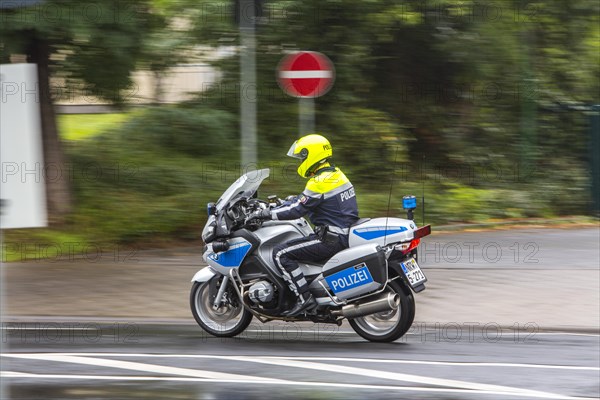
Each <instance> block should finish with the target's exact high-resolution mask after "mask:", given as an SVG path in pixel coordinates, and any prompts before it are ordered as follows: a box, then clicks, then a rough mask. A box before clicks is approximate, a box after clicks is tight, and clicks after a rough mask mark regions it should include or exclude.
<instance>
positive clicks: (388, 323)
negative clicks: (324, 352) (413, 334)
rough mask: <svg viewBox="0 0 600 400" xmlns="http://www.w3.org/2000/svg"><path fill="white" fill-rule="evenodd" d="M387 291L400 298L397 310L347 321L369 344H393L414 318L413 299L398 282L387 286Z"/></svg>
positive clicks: (407, 328)
mask: <svg viewBox="0 0 600 400" xmlns="http://www.w3.org/2000/svg"><path fill="white" fill-rule="evenodd" d="M387 291H388V292H391V293H397V294H398V295H399V296H400V305H399V306H398V309H396V310H392V311H385V312H380V313H375V314H371V315H367V316H364V317H359V318H354V319H350V320H348V322H350V326H352V329H354V331H355V332H356V333H358V334H359V335H360V336H362V337H363V338H365V339H367V340H369V341H371V342H393V341H394V340H398V339H399V338H401V337H402V336H403V335H404V334H405V333H406V332H407V331H408V330H409V329H410V327H411V325H412V323H413V320H414V318H415V299H414V297H413V295H412V293H411V292H410V289H408V288H407V287H406V286H405V285H403V284H402V283H401V282H399V281H398V280H394V281H391V282H390V283H389V284H388V287H387Z"/></svg>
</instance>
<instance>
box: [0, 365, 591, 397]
mask: <svg viewBox="0 0 600 400" xmlns="http://www.w3.org/2000/svg"><path fill="white" fill-rule="evenodd" d="M0 377H2V378H23V379H66V380H69V379H71V380H75V379H90V380H123V381H169V382H214V383H247V384H248V383H249V384H260V385H286V386H307V387H328V388H342V389H364V390H367V389H376V390H390V391H404V392H431V393H460V394H472V395H474V396H481V395H486V394H489V395H503V396H521V394H519V393H506V392H490V391H483V390H476V391H474V390H467V389H452V388H433V387H422V386H388V385H369V384H355V383H337V382H302V381H289V380H280V381H266V382H262V381H256V380H252V381H245V380H243V381H235V380H229V381H224V380H218V379H202V378H190V377H175V376H174V377H171V376H138V375H62V374H29V373H22V372H14V371H0ZM561 399H565V400H597V399H595V398H592V397H568V396H565V397H561Z"/></svg>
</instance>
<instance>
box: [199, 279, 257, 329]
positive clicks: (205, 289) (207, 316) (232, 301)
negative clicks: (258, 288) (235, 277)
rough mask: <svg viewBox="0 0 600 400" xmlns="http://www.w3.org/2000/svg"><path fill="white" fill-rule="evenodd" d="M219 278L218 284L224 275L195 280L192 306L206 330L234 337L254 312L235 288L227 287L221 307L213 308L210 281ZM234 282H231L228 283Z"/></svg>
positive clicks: (246, 324)
mask: <svg viewBox="0 0 600 400" xmlns="http://www.w3.org/2000/svg"><path fill="white" fill-rule="evenodd" d="M213 279H218V280H219V282H217V284H218V285H220V283H221V282H222V281H223V277H222V276H215V277H213V278H212V279H211V280H209V281H208V282H203V283H199V282H194V285H193V286H192V290H191V292H190V307H191V309H192V314H193V315H194V319H195V320H196V322H197V323H198V325H200V327H202V329H204V330H205V331H206V332H208V333H210V334H211V335H213V336H217V337H233V336H236V335H239V334H240V333H242V332H243V331H244V329H246V328H247V327H248V325H249V324H250V321H251V320H252V314H251V313H250V312H249V311H248V310H246V309H245V308H244V306H243V304H242V302H241V300H240V299H239V298H238V296H237V294H235V292H234V289H233V288H232V287H231V288H227V290H226V291H225V299H224V301H222V302H221V305H220V306H219V308H217V309H214V308H213V300H212V299H211V296H210V295H209V283H210V281H212V280H213ZM231 284H232V283H231V282H229V283H228V285H231Z"/></svg>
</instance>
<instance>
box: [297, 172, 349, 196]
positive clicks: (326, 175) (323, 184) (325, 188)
mask: <svg viewBox="0 0 600 400" xmlns="http://www.w3.org/2000/svg"><path fill="white" fill-rule="evenodd" d="M348 182H350V180H349V179H348V178H346V175H344V173H343V172H342V171H340V170H339V169H336V170H335V171H328V172H323V173H321V174H319V175H317V176H314V177H312V178H310V179H309V180H308V182H307V183H306V189H308V190H310V191H311V192H316V193H321V194H324V193H327V192H329V191H330V190H333V189H335V188H337V187H340V186H342V185H343V184H345V183H348Z"/></svg>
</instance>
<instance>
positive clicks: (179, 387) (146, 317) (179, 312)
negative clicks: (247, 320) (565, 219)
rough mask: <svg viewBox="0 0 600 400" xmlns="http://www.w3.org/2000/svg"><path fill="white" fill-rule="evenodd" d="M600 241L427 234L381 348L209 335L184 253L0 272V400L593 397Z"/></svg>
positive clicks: (297, 328) (539, 234)
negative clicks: (194, 306)
mask: <svg viewBox="0 0 600 400" xmlns="http://www.w3.org/2000/svg"><path fill="white" fill-rule="evenodd" d="M599 247H600V230H598V229H597V228H585V229H567V230H565V229H520V230H514V231H502V232H473V233H456V234H444V235H433V236H431V237H428V238H427V239H426V240H425V241H424V243H423V245H422V247H421V253H420V260H419V263H420V265H421V266H422V267H423V270H424V271H425V272H426V274H427V276H428V278H429V282H428V284H427V290H426V291H424V292H422V293H419V294H418V295H417V296H416V302H417V315H416V319H415V323H414V324H413V327H412V329H411V330H410V331H409V333H408V334H407V335H406V336H405V337H403V338H401V339H400V340H398V341H397V342H395V343H391V344H375V343H369V342H366V341H364V340H363V339H361V338H360V337H359V336H358V335H356V334H355V333H354V332H353V331H352V330H351V329H350V327H349V326H348V325H343V326H342V327H339V328H338V327H337V326H332V325H313V324H281V323H268V324H265V325H263V324H260V323H259V322H256V321H254V322H253V323H252V324H251V325H250V327H249V329H248V330H247V331H246V332H244V333H243V334H242V335H241V336H240V337H237V338H233V339H218V338H213V337H210V336H208V335H206V334H205V333H204V332H203V331H202V330H201V329H200V328H199V327H197V326H196V325H194V324H193V319H192V317H191V315H190V311H189V305H188V291H189V287H190V283H189V279H190V278H191V276H193V273H194V272H195V271H196V270H197V269H198V268H200V267H201V266H202V265H201V259H200V257H199V256H200V254H199V250H198V249H191V250H188V249H180V250H172V251H171V250H166V251H158V252H140V253H138V254H136V255H135V256H133V257H130V253H129V252H125V253H123V254H122V255H123V257H120V254H116V256H119V257H116V256H115V254H114V253H113V254H109V256H110V257H107V258H105V257H101V258H99V259H98V258H97V257H96V258H95V257H92V258H89V257H88V258H86V257H83V258H81V257H79V258H78V257H70V256H69V257H65V256H63V257H62V258H58V259H54V260H50V261H32V260H24V261H23V262H17V263H11V264H7V265H6V264H5V265H3V266H2V269H3V271H2V272H3V279H4V284H5V286H4V289H5V291H4V293H3V295H4V299H5V303H4V307H5V308H4V312H5V313H4V314H3V316H2V317H3V321H4V322H3V323H2V345H3V352H4V353H3V354H2V357H1V358H0V361H1V365H0V370H1V378H2V379H1V383H2V389H3V392H2V393H0V398H1V399H61V400H62V399H190V398H191V399H211V400H220V399H227V400H229V399H280V398H287V399H321V398H323V399H325V398H326V399H366V398H369V399H448V400H450V399H452V400H458V399H467V400H468V399H531V398H541V399H552V398H559V399H569V398H577V399H582V398H595V399H597V398H600V378H599V376H600V336H599V334H598V329H599V327H600V260H599V257H600V249H599ZM159 320H160V321H167V320H168V321H170V324H157V323H156V321H159ZM97 321H102V322H97ZM151 321H154V322H152V323H150V322H151ZM471 321H472V322H471ZM186 323H187V324H186ZM505 328H515V329H518V330H516V331H515V330H512V329H505ZM559 331H560V332H559Z"/></svg>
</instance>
